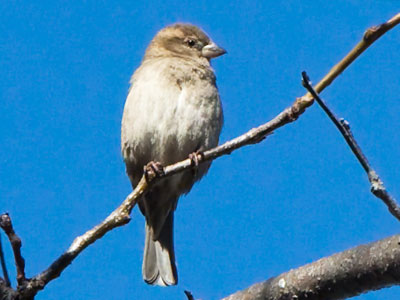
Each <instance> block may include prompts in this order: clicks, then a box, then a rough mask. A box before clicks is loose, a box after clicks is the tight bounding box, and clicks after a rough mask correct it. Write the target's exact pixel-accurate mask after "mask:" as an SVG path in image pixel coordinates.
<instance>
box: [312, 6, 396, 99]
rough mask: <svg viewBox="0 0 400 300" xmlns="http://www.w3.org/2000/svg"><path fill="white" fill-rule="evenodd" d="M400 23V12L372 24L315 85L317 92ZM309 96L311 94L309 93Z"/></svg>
mask: <svg viewBox="0 0 400 300" xmlns="http://www.w3.org/2000/svg"><path fill="white" fill-rule="evenodd" d="M399 23H400V13H398V14H397V15H395V16H394V17H393V18H391V19H390V20H389V21H387V22H385V23H383V24H381V25H378V26H372V27H370V28H368V29H367V31H365V33H364V36H363V38H362V40H361V41H360V42H359V43H358V44H357V45H356V46H355V47H354V48H353V49H352V50H351V51H350V52H349V53H348V54H347V55H346V56H345V57H344V58H343V59H342V60H341V61H340V62H339V63H338V64H336V65H335V66H334V67H333V68H332V69H331V70H330V71H329V72H328V74H326V75H325V76H324V78H322V80H321V81H320V82H319V83H318V84H317V85H316V86H315V87H314V89H315V90H316V91H317V93H321V92H322V91H323V90H324V89H325V88H326V87H327V86H329V85H330V84H331V83H332V81H333V80H334V79H335V78H336V77H337V76H339V75H340V74H341V73H342V72H343V71H344V70H345V69H346V68H347V67H348V66H349V65H350V64H351V63H352V62H353V61H354V60H355V59H356V58H357V57H359V56H360V54H361V53H363V52H364V51H365V50H366V49H367V48H368V47H369V46H371V45H372V44H373V43H374V42H375V41H376V40H377V39H379V38H380V37H381V36H382V35H384V34H385V33H386V32H388V31H389V30H390V29H392V28H393V27H395V26H396V25H398V24H399ZM307 96H309V97H310V96H311V95H310V94H309V93H308V94H307Z"/></svg>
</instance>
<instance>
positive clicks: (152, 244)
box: [142, 211, 178, 286]
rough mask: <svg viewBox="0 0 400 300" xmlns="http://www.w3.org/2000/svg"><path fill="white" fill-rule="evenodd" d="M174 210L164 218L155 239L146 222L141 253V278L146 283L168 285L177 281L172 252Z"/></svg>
mask: <svg viewBox="0 0 400 300" xmlns="http://www.w3.org/2000/svg"><path fill="white" fill-rule="evenodd" d="M173 227H174V212H173V211H171V212H170V213H169V215H168V217H167V218H166V220H165V223H164V225H163V228H162V229H161V231H160V234H159V236H158V237H157V239H154V237H153V230H152V229H151V228H150V226H149V225H148V224H147V222H146V242H145V246H144V255H143V266H142V272H143V279H144V281H146V282H147V283H148V284H153V285H160V286H169V285H176V284H177V283H178V275H177V271H176V266H175V254H174V239H173Z"/></svg>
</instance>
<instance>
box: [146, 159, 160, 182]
mask: <svg viewBox="0 0 400 300" xmlns="http://www.w3.org/2000/svg"><path fill="white" fill-rule="evenodd" d="M163 175H164V167H163V165H162V164H161V163H160V162H158V161H151V162H149V163H148V164H147V165H145V166H144V176H145V178H146V181H147V182H150V181H151V180H153V179H154V178H156V177H161V176H163Z"/></svg>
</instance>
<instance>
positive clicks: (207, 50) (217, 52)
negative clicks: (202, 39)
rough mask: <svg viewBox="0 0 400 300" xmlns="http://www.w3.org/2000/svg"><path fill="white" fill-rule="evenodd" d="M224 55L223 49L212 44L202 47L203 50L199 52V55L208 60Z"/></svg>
mask: <svg viewBox="0 0 400 300" xmlns="http://www.w3.org/2000/svg"><path fill="white" fill-rule="evenodd" d="M225 53H226V50H225V49H224V48H221V47H218V46H217V45H216V44H214V43H211V44H208V45H206V46H204V47H203V49H202V50H201V54H202V55H203V56H204V57H206V58H208V59H211V58H214V57H218V56H221V55H223V54H225Z"/></svg>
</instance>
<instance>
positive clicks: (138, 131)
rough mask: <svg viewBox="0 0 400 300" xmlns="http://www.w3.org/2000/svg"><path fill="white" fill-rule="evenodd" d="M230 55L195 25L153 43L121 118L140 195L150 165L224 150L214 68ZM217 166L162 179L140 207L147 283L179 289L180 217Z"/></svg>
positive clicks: (166, 32) (172, 29)
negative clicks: (180, 204) (184, 198)
mask: <svg viewBox="0 0 400 300" xmlns="http://www.w3.org/2000/svg"><path fill="white" fill-rule="evenodd" d="M224 53H226V51H225V50H224V49H222V48H220V47H218V46H217V45H216V44H215V43H213V42H212V41H211V40H210V38H209V37H208V36H207V35H206V34H205V33H204V32H203V31H202V30H201V29H199V28H198V27H196V26H193V25H190V24H175V25H171V26H168V27H166V28H164V29H162V30H161V31H159V32H158V33H157V34H156V36H155V37H154V38H153V40H152V41H151V43H150V45H149V46H148V48H147V50H146V53H145V55H144V58H143V61H142V63H141V65H140V67H139V68H138V69H137V70H136V71H135V73H134V74H133V76H132V79H131V88H130V90H129V94H128V97H127V99H126V103H125V108H124V113H123V117H122V129H121V145H122V155H123V158H124V161H125V164H126V171H127V174H128V176H129V178H130V181H131V183H132V186H133V188H134V187H135V186H136V185H137V184H138V182H139V180H140V178H141V177H142V175H143V168H144V166H146V165H147V164H148V163H149V162H150V161H154V162H159V163H160V164H162V165H169V164H172V163H175V162H178V161H181V160H183V159H186V158H187V157H188V155H190V154H192V153H195V154H198V153H201V151H204V150H207V149H210V148H212V147H215V146H216V145H217V144H218V139H219V134H220V131H221V127H222V121H223V116H222V107H221V103H220V99H219V95H218V90H217V86H216V83H215V80H216V78H215V75H214V72H213V69H212V68H211V66H210V60H211V59H212V58H215V57H217V56H220V55H223V54H224ZM191 157H193V158H195V157H197V156H196V155H192V156H191ZM195 162H196V161H195ZM210 164H211V163H210V162H208V163H203V164H201V165H198V166H197V171H196V172H192V171H191V170H189V171H186V172H183V173H180V174H176V175H173V176H172V177H168V178H165V179H161V180H160V181H158V182H157V183H155V184H154V186H153V187H152V189H151V190H150V191H148V192H147V193H146V194H145V195H144V196H143V197H142V198H141V199H140V200H139V207H140V210H141V212H142V213H143V215H144V216H145V218H146V228H145V229H146V241H145V248H144V256H143V267H142V272H143V279H144V280H145V281H146V282H147V283H149V284H154V285H155V284H157V285H161V286H169V285H175V284H177V281H178V278H177V271H176V266H175V255H174V245H173V221H174V211H175V209H176V206H177V201H178V198H179V197H180V196H181V195H182V194H185V193H188V192H189V191H190V189H191V188H192V186H193V184H194V183H195V181H197V180H199V179H200V178H201V177H202V176H203V175H205V173H206V172H207V170H208V168H209V167H210ZM153 166H155V167H157V164H153Z"/></svg>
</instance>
